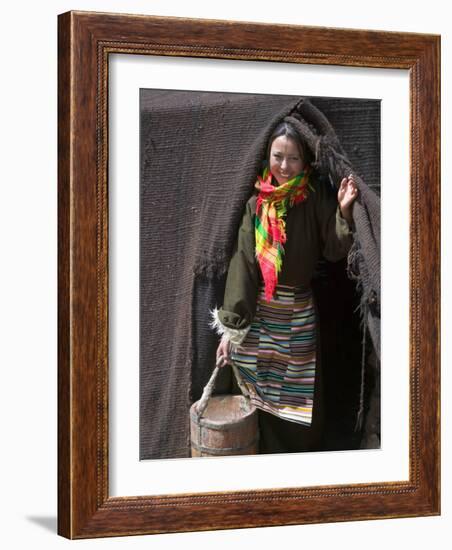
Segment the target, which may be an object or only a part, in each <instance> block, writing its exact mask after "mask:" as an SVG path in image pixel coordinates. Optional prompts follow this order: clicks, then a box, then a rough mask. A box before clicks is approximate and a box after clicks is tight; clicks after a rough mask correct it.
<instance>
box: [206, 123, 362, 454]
mask: <svg viewBox="0 0 452 550" xmlns="http://www.w3.org/2000/svg"><path fill="white" fill-rule="evenodd" d="M312 160H314V158H313V155H312V154H310V153H309V148H308V146H307V143H306V142H305V140H304V139H303V138H302V137H301V135H300V133H299V132H298V131H297V130H296V128H295V127H294V126H293V124H292V123H290V122H287V121H284V122H282V123H280V124H279V125H278V126H277V127H276V128H275V130H274V131H273V133H272V134H271V136H270V139H269V141H268V146H267V158H266V160H265V168H264V172H263V175H262V177H261V176H258V180H257V182H256V184H255V193H254V194H253V195H252V196H251V198H250V199H249V200H248V202H247V205H246V209H245V213H244V215H243V219H242V222H241V225H240V229H239V232H238V236H237V240H236V244H235V248H234V252H233V254H232V258H231V261H230V264H229V270H228V276H227V280H226V289H225V295H224V301H223V307H222V308H221V309H220V310H219V311H217V310H214V312H213V315H214V320H213V328H215V329H216V330H217V331H218V333H219V334H221V335H222V338H221V341H220V344H219V346H218V350H217V361H218V362H219V364H222V365H224V364H226V363H228V362H232V364H233V365H234V366H235V367H236V368H237V372H238V373H239V375H240V377H241V378H242V380H241V382H243V383H244V384H245V387H246V389H247V391H248V392H249V395H250V397H251V402H252V403H253V405H254V406H255V407H256V408H257V409H258V410H259V428H260V447H259V452H260V453H274V452H296V451H308V450H310V451H313V450H321V449H322V435H323V431H324V427H323V423H324V419H323V417H324V414H323V411H322V409H323V405H322V402H323V395H322V394H323V390H322V386H321V385H322V382H321V380H322V376H321V367H320V361H319V358H320V353H319V352H318V351H317V347H318V336H317V314H316V303H315V299H314V295H313V292H312V289H311V281H312V278H313V276H314V270H315V267H316V265H317V262H318V260H319V258H320V257H321V256H322V255H323V256H324V257H325V258H326V259H327V260H329V261H333V262H335V261H338V260H340V259H342V258H344V257H345V256H346V255H347V252H348V251H349V249H350V246H351V244H352V224H353V222H352V212H351V211H352V207H353V202H354V200H355V199H356V197H357V194H358V191H357V188H356V185H355V183H354V180H353V178H352V177H349V178H344V179H343V180H342V181H341V184H340V187H339V191H338V192H337V200H336V198H335V196H334V193H333V192H332V191H331V189H329V188H328V187H329V186H328V187H327V183H326V182H325V181H322V180H321V178H320V177H319V173H318V171H317V170H315V169H314V168H313V164H314V163H313V162H312ZM338 201H339V203H338ZM272 416H273V417H272ZM275 417H276V418H275ZM294 424H295V425H294Z"/></svg>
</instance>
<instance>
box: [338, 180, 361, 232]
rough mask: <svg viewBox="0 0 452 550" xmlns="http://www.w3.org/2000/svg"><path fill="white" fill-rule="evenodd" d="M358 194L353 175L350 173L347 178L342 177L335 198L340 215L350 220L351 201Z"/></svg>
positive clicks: (349, 221)
mask: <svg viewBox="0 0 452 550" xmlns="http://www.w3.org/2000/svg"><path fill="white" fill-rule="evenodd" d="M357 196H358V188H357V187H356V183H355V180H354V179H353V175H352V174H350V175H349V176H348V178H343V179H342V181H341V184H340V186H339V191H338V192H337V200H338V202H339V206H340V209H341V214H342V216H343V217H344V218H345V219H346V220H347V221H348V223H349V224H351V222H352V207H353V202H354V200H355V199H356V197H357Z"/></svg>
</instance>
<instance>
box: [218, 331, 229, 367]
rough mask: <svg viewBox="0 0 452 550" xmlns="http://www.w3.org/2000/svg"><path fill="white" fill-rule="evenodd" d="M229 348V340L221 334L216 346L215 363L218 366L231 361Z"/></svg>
mask: <svg viewBox="0 0 452 550" xmlns="http://www.w3.org/2000/svg"><path fill="white" fill-rule="evenodd" d="M230 348H231V346H230V343H229V340H227V339H226V338H224V336H223V337H222V338H221V340H220V343H219V344H218V348H217V365H218V366H219V367H224V366H226V365H227V364H230V363H231V355H230Z"/></svg>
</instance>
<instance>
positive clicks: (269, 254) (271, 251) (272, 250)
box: [255, 167, 311, 300]
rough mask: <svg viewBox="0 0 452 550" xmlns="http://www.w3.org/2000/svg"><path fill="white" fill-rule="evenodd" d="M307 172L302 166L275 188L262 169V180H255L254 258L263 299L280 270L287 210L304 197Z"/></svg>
mask: <svg viewBox="0 0 452 550" xmlns="http://www.w3.org/2000/svg"><path fill="white" fill-rule="evenodd" d="M310 173H311V170H310V167H306V169H305V170H304V171H303V172H301V174H299V175H298V176H295V177H294V178H292V179H290V180H289V181H287V182H286V183H283V184H282V185H278V186H274V185H273V184H272V179H273V174H272V173H271V172H270V171H269V170H268V168H265V170H264V173H263V175H262V177H260V176H258V178H257V182H256V185H255V187H256V189H257V190H258V191H259V195H258V197H257V202H256V218H255V235H256V258H257V261H258V263H259V267H260V270H261V273H262V277H263V279H264V285H265V297H266V299H267V300H271V298H272V297H273V295H274V292H275V288H276V284H277V282H278V275H279V273H280V271H281V267H282V257H283V254H284V243H285V242H286V220H285V218H286V214H287V209H288V208H291V207H292V206H294V205H295V204H299V203H301V202H303V201H305V200H306V199H307V198H308V185H309V176H310ZM309 187H310V186H309Z"/></svg>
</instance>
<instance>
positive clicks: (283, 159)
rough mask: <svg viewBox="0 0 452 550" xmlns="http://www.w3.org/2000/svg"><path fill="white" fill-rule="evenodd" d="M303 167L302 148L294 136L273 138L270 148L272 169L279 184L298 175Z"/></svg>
mask: <svg viewBox="0 0 452 550" xmlns="http://www.w3.org/2000/svg"><path fill="white" fill-rule="evenodd" d="M303 167H304V162H303V159H302V157H301V153H300V150H299V149H298V146H297V144H296V142H295V141H294V140H293V139H292V138H290V137H287V136H279V137H277V138H276V139H274V140H273V143H272V145H271V148H270V171H271V173H272V174H273V175H274V176H275V178H276V181H277V182H278V185H282V184H283V183H286V182H287V181H289V180H290V179H292V178H294V177H295V176H298V174H299V173H300V172H302V171H303Z"/></svg>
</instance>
